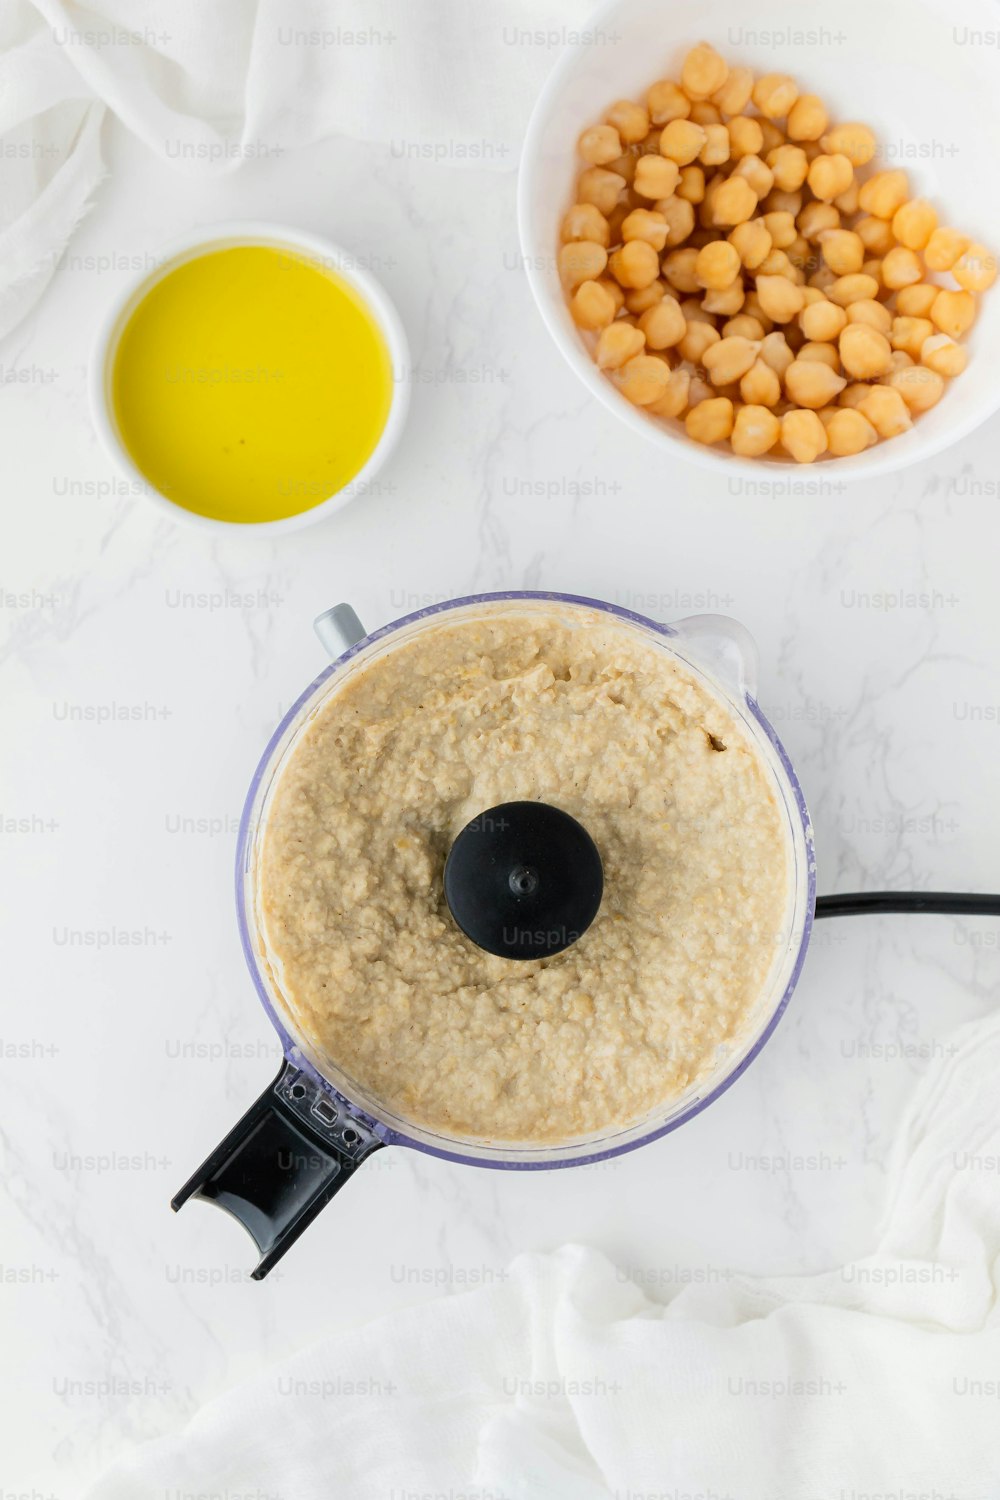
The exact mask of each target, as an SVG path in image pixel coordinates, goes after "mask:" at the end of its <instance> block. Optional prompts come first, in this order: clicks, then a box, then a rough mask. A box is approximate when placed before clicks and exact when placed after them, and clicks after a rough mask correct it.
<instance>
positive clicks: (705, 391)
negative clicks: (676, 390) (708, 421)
mask: <svg viewBox="0 0 1000 1500" xmlns="http://www.w3.org/2000/svg"><path fill="white" fill-rule="evenodd" d="M718 394H719V393H718V391H717V390H716V389H715V388H714V386H711V385H709V383H708V381H707V380H702V378H701V376H700V375H692V376H691V384H690V385H689V386H688V406H697V405H698V403H699V401H714V400H715V399H716V397H717V396H718Z"/></svg>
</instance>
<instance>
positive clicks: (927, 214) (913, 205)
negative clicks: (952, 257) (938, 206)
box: [892, 198, 938, 250]
mask: <svg viewBox="0 0 1000 1500" xmlns="http://www.w3.org/2000/svg"><path fill="white" fill-rule="evenodd" d="M937 221H938V220H937V213H936V212H935V210H934V208H933V206H932V205H931V204H930V203H928V202H927V199H926V198H911V199H910V200H909V202H907V203H904V204H903V205H902V206H901V207H900V208H897V209H896V212H895V213H894V214H893V216H892V232H893V234H894V235H895V236H896V238H897V240H898V241H899V243H900V244H901V245H904V246H905V247H906V249H907V250H922V249H923V248H924V246H925V245H926V244H927V241H928V240H929V239H930V237H931V235H932V234H933V233H934V231H935V229H936V228H937Z"/></svg>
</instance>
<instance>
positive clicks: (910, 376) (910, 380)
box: [886, 365, 944, 413]
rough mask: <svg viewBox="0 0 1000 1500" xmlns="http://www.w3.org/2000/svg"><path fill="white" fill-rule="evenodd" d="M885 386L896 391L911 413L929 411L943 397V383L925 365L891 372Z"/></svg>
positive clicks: (911, 366) (938, 376) (936, 374)
mask: <svg viewBox="0 0 1000 1500" xmlns="http://www.w3.org/2000/svg"><path fill="white" fill-rule="evenodd" d="M886 384H887V385H889V386H891V387H892V389H893V390H894V391H898V392H899V394H900V395H901V396H902V398H903V400H904V401H905V402H906V404H907V406H908V407H909V408H910V411H911V412H918V413H919V412H922V411H929V409H930V408H931V407H932V406H935V405H936V404H937V402H938V401H940V400H941V397H942V396H943V395H944V381H943V380H942V378H941V376H940V375H939V374H938V373H937V371H936V370H930V369H928V368H927V366H926V365H909V366H904V367H903V368H902V369H898V370H893V371H892V373H891V374H890V375H888V376H887V377H886Z"/></svg>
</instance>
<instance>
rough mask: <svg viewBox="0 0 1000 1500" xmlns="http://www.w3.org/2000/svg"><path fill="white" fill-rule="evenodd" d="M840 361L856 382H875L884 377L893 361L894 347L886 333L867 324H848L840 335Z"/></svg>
mask: <svg viewBox="0 0 1000 1500" xmlns="http://www.w3.org/2000/svg"><path fill="white" fill-rule="evenodd" d="M838 347H839V349H840V359H841V363H842V364H843V366H844V369H845V370H846V371H847V373H848V375H853V376H854V378H855V380H874V379H875V377H876V376H877V375H884V374H885V372H886V370H887V369H888V368H889V361H890V360H891V359H892V347H891V345H890V343H889V340H888V339H887V338H886V336H885V334H884V333H879V331H878V329H876V328H872V327H871V326H870V325H869V324H867V323H848V325H847V327H846V328H845V329H844V331H843V332H842V333H841V335H840V341H839V345H838Z"/></svg>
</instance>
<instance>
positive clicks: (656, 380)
mask: <svg viewBox="0 0 1000 1500" xmlns="http://www.w3.org/2000/svg"><path fill="white" fill-rule="evenodd" d="M612 378H613V380H614V382H615V385H616V386H617V387H618V389H619V390H620V391H621V393H622V395H623V396H624V397H626V399H627V400H629V401H631V402H632V404H633V405H634V406H649V405H650V404H651V403H652V402H654V401H658V400H659V399H660V397H661V396H663V395H664V394H665V392H666V389H667V386H668V384H669V382H670V366H669V365H668V364H667V362H666V360H665V359H659V358H658V357H657V355H655V354H637V355H635V357H634V358H633V359H630V360H628V361H627V362H626V363H625V364H624V365H622V366H621V368H620V369H619V370H617V371H616V372H615V374H614V375H613V377H612Z"/></svg>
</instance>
